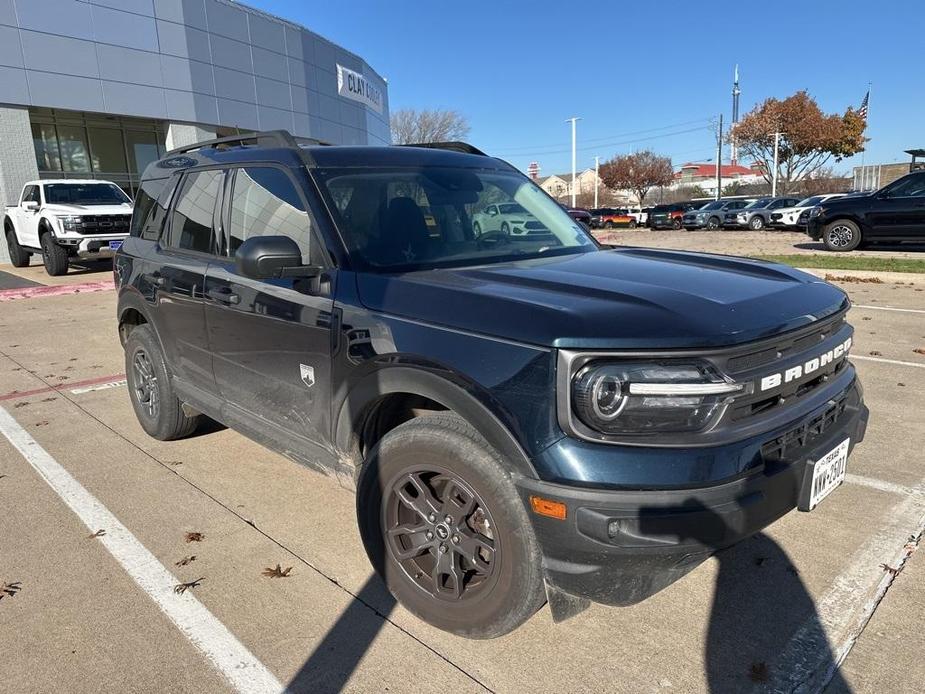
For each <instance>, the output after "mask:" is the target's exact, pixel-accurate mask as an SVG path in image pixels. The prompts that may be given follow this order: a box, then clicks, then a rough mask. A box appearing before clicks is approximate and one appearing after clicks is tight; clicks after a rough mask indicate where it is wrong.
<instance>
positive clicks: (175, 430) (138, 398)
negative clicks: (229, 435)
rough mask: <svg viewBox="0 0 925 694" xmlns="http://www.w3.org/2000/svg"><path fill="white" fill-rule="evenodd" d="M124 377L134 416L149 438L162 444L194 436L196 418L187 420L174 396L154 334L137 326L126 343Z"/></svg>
mask: <svg viewBox="0 0 925 694" xmlns="http://www.w3.org/2000/svg"><path fill="white" fill-rule="evenodd" d="M125 377H126V380H127V381H128V390H129V397H130V398H131V400H132V407H133V408H134V409H135V416H136V417H138V422H139V423H140V424H141V427H142V429H144V430H145V431H146V432H147V433H148V435H149V436H153V437H154V438H156V439H160V440H161V441H170V440H172V439H180V438H183V437H185V436H189V435H190V434H191V433H193V430H194V429H195V428H196V425H197V424H198V423H199V415H193V416H189V415H187V414H186V413H185V412H184V411H183V405H182V403H181V402H180V400H179V399H178V398H177V396H176V394H175V393H174V390H173V386H172V385H171V383H170V376H169V375H168V373H167V363H166V362H165V361H164V355H163V352H162V351H161V346H160V344H159V343H158V341H157V338H156V337H155V335H154V331H152V330H151V328H150V327H149V326H147V325H139V326H138V327H136V328H135V329H134V330H132V332H131V333H129V336H128V339H127V340H126V341H125Z"/></svg>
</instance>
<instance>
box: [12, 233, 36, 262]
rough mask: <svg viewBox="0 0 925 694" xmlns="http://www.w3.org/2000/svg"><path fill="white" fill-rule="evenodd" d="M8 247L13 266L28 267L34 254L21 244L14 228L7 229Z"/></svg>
mask: <svg viewBox="0 0 925 694" xmlns="http://www.w3.org/2000/svg"><path fill="white" fill-rule="evenodd" d="M6 247H7V248H8V249H9V251H10V263H12V265H13V267H26V266H27V265H28V264H29V258H31V257H32V254H31V253H30V252H29V251H27V250H26V249H24V248H23V247H22V246H20V245H19V240H18V239H17V238H16V232H15V231H13V230H12V229H7V230H6Z"/></svg>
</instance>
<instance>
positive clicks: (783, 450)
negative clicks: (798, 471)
mask: <svg viewBox="0 0 925 694" xmlns="http://www.w3.org/2000/svg"><path fill="white" fill-rule="evenodd" d="M849 390H850V389H846V390H844V391H842V392H841V393H840V394H839V395H837V396H835V397H834V398H832V400H831V403H830V404H829V406H828V408H826V410H825V412H823V413H822V414H819V415H816V416H815V417H813V418H812V419H810V420H808V421H805V422H802V423H800V424H798V425H797V426H795V427H794V428H793V429H791V430H790V431H787V432H784V433H783V434H781V435H780V436H778V437H776V438H774V439H772V440H771V441H768V442H767V443H765V444H764V445H763V446H762V447H761V455H762V457H763V458H764V459H765V461H766V462H767V461H772V462H773V461H779V460H785V459H787V457H788V454H791V453H793V452H794V451H797V450H800V449H803V448H805V447H806V446H807V445H809V444H811V443H812V442H813V441H814V440H815V439H817V438H819V437H821V436H822V435H823V434H825V432H826V431H828V430H829V429H831V428H832V427H833V426H834V425H835V424H836V423H837V422H838V420H839V419H841V417H842V415H844V413H845V409H846V408H847V405H848V392H849Z"/></svg>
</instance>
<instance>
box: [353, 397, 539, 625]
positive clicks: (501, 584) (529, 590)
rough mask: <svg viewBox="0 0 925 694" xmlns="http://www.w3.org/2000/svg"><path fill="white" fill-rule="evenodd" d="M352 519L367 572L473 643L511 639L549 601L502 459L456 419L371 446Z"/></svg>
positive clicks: (410, 428) (408, 427)
mask: <svg viewBox="0 0 925 694" xmlns="http://www.w3.org/2000/svg"><path fill="white" fill-rule="evenodd" d="M357 514H358V520H359V525H360V530H361V533H362V535H363V542H364V544H365V546H366V551H367V553H368V554H369V557H370V560H371V561H372V563H373V566H374V567H375V568H376V570H377V571H378V572H379V574H380V575H381V576H382V577H383V579H384V580H385V582H386V585H387V586H388V588H389V590H390V591H391V592H392V594H393V595H394V596H395V598H396V599H397V600H399V601H400V602H401V603H402V604H403V605H404V606H405V607H406V608H408V609H409V610H410V611H411V612H413V613H414V614H416V615H417V616H418V617H420V618H421V619H423V620H424V621H425V622H428V623H429V624H432V625H433V626H435V627H437V628H439V629H443V630H445V631H449V632H451V633H454V634H457V635H460V636H466V637H469V638H494V637H496V636H502V635H504V634H507V633H509V632H511V631H513V630H514V629H516V628H517V627H518V626H520V625H521V624H522V623H523V622H525V621H526V620H527V619H529V618H530V616H532V615H533V614H534V613H535V612H536V611H537V610H538V609H539V608H540V606H542V604H543V601H544V599H545V591H544V586H543V574H542V558H541V555H540V550H539V546H538V545H537V542H536V538H535V536H534V534H533V530H532V527H531V524H530V519H529V518H528V517H527V513H526V510H525V508H524V505H523V503H522V502H521V500H520V498H519V496H518V494H517V491H516V489H515V488H514V484H513V482H512V481H511V478H510V475H509V474H508V473H507V472H506V470H505V468H504V465H503V463H502V461H501V459H500V457H499V455H498V454H497V453H496V452H495V451H494V450H493V449H492V448H491V447H490V446H489V445H488V444H487V443H486V442H485V440H484V439H482V437H481V436H479V434H478V433H477V432H476V431H475V430H474V429H473V428H472V427H471V426H469V424H467V423H466V422H465V421H463V420H462V419H460V418H459V417H457V416H456V415H453V414H448V413H440V414H433V415H426V416H424V417H419V418H416V419H412V420H411V421H409V422H405V423H404V424H402V425H401V426H399V427H397V428H395V429H393V430H392V431H390V432H389V433H388V434H386V435H385V436H384V437H383V438H382V440H381V441H379V443H378V444H377V445H376V446H375V447H374V448H373V450H372V451H371V452H370V454H369V457H368V459H367V463H366V467H365V468H364V471H363V475H362V477H361V479H360V485H359V493H358V495H357Z"/></svg>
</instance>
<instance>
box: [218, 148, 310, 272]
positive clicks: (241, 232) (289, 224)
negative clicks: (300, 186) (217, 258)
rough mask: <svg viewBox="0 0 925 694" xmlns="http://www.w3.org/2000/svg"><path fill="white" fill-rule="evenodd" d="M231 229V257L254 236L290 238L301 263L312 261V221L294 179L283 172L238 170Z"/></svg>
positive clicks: (267, 169) (233, 193)
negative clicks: (295, 246)
mask: <svg viewBox="0 0 925 694" xmlns="http://www.w3.org/2000/svg"><path fill="white" fill-rule="evenodd" d="M228 227H229V228H228V254H229V255H232V256H233V255H234V254H235V251H237V250H238V247H239V246H240V245H241V244H242V243H243V242H244V241H245V240H246V239H249V238H251V237H252V236H288V237H289V238H291V239H292V240H293V241H295V242H296V243H297V244H298V246H299V249H300V250H301V251H302V262H304V263H306V264H309V263H310V262H311V236H312V227H311V222H310V221H309V217H308V213H307V212H306V211H305V206H304V205H303V204H302V199H301V198H300V197H299V193H298V191H297V190H296V187H295V185H294V184H293V183H292V179H290V178H289V176H287V175H286V173H285V172H284V171H282V170H281V169H277V168H275V167H270V166H252V167H247V168H241V169H237V170H236V172H235V179H234V190H233V191H232V194H231V218H230V220H229V225H228Z"/></svg>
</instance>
